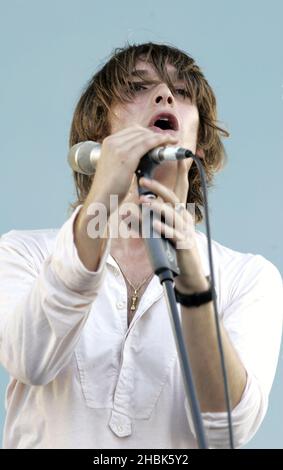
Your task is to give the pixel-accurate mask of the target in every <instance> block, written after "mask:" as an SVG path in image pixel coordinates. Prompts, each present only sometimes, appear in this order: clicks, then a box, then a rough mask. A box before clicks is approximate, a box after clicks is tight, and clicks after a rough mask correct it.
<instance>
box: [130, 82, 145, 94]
mask: <svg viewBox="0 0 283 470" xmlns="http://www.w3.org/2000/svg"><path fill="white" fill-rule="evenodd" d="M129 87H130V89H131V91H133V92H136V91H142V90H146V89H147V88H146V86H144V85H143V84H142V83H139V82H132V83H129Z"/></svg>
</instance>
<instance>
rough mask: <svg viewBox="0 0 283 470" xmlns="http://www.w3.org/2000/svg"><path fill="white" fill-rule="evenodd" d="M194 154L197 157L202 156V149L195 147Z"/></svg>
mask: <svg viewBox="0 0 283 470" xmlns="http://www.w3.org/2000/svg"><path fill="white" fill-rule="evenodd" d="M196 156H197V157H199V158H204V150H203V149H201V148H199V147H197V150H196Z"/></svg>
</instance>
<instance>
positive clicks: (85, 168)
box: [68, 140, 194, 175]
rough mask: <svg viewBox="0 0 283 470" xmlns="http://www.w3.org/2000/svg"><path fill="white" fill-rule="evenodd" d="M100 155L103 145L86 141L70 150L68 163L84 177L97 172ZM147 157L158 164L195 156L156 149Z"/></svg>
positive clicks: (180, 150)
mask: <svg viewBox="0 0 283 470" xmlns="http://www.w3.org/2000/svg"><path fill="white" fill-rule="evenodd" d="M100 153H101V144H99V143H97V142H93V141H92V140H86V141H85V142H79V143H78V144H76V145H73V146H72V147H71V148H70V150H69V152H68V162H69V165H70V167H71V168H72V170H74V171H76V172H78V173H82V174H83V175H92V174H93V173H94V172H95V169H96V165H97V162H98V160H99V158H100ZM146 155H147V156H148V158H149V160H150V161H151V162H154V163H156V164H158V163H161V162H163V161H170V160H171V161H172V160H173V161H174V160H183V159H185V158H190V157H193V156H194V154H193V153H192V152H191V151H190V150H188V149H185V148H183V147H156V148H155V149H152V150H150V151H149V152H148V153H147V154H146ZM113 163H114V162H113Z"/></svg>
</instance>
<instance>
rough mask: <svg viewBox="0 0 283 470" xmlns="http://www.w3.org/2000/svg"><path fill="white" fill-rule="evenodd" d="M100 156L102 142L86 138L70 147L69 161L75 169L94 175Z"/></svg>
mask: <svg viewBox="0 0 283 470" xmlns="http://www.w3.org/2000/svg"><path fill="white" fill-rule="evenodd" d="M99 157H100V144H98V143H97V142H93V141H92V140H86V141H85V142H79V143H78V144H75V145H73V146H72V147H71V148H70V150H69V153H68V162H69V165H70V167H71V168H72V169H73V170H74V171H77V172H78V173H82V174H84V175H92V174H93V173H94V172H95V168H96V164H97V161H98V159H99Z"/></svg>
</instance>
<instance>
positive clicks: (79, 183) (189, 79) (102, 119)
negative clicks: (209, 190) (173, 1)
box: [69, 43, 229, 222]
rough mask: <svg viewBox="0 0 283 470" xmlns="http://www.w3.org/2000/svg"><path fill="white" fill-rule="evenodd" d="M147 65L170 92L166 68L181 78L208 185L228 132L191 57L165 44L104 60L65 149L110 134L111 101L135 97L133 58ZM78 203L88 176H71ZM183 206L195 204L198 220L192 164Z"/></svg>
mask: <svg viewBox="0 0 283 470" xmlns="http://www.w3.org/2000/svg"><path fill="white" fill-rule="evenodd" d="M141 58H142V59H143V60H145V61H146V62H149V63H150V64H152V66H153V67H154V69H155V70H156V73H157V74H158V76H159V77H160V79H161V80H162V81H164V82H166V83H167V84H168V86H169V88H170V90H171V91H173V90H174V85H173V83H172V82H171V80H170V77H169V75H168V74H167V70H166V64H171V65H173V66H174V67H175V68H176V70H177V72H178V77H179V78H180V79H183V80H185V84H186V91H187V93H188V94H189V96H190V98H191V100H192V102H193V103H195V104H196V106H197V108H198V112H199V129H198V142H197V147H198V148H199V149H202V150H203V151H204V159H203V161H202V162H203V165H204V168H205V172H206V178H207V183H208V185H211V184H212V180H213V175H214V173H216V172H217V171H218V170H219V169H220V168H222V167H223V164H224V162H225V157H226V154H225V150H224V146H223V144H222V142H221V139H220V137H221V136H225V137H228V136H229V133H228V132H227V131H226V130H224V129H222V128H221V127H219V126H218V125H217V113H216V99H215V95H214V93H213V91H212V89H211V87H210V85H209V84H208V82H207V80H206V79H205V77H204V75H203V73H202V72H201V70H200V68H199V67H198V66H197V65H196V63H195V61H194V59H192V57H190V56H189V55H188V54H186V53H185V52H183V51H181V50H179V49H176V48H174V47H172V46H168V45H160V44H154V43H146V44H140V45H135V44H134V45H129V44H127V46H126V47H124V48H117V49H115V50H114V53H113V55H112V56H111V58H110V59H109V61H108V62H107V63H106V64H105V65H104V66H103V67H102V68H101V70H99V71H98V72H97V73H96V74H95V75H94V76H93V77H92V78H91V80H90V81H89V82H88V84H87V86H86V88H85V90H84V92H83V94H82V96H81V97H80V99H79V102H78V104H77V106H76V109H75V112H74V116H73V121H72V125H71V130H70V140H69V144H70V147H71V146H72V145H75V144H76V143H78V142H81V141H85V140H93V141H96V142H102V141H103V139H104V138H105V137H106V136H107V135H109V133H110V129H109V123H108V116H109V113H110V112H111V104H112V103H113V102H120V103H123V102H129V101H131V100H132V99H133V98H134V91H133V89H132V88H131V82H130V75H131V73H132V71H133V70H134V69H135V65H136V63H137V60H138V59H141ZM73 176H74V179H75V186H76V192H77V200H76V201H75V202H74V203H73V204H71V209H72V210H74V209H75V208H76V207H77V206H78V205H79V204H83V203H84V201H85V199H86V197H87V195H88V192H89V190H90V187H91V184H92V181H93V176H94V175H91V176H87V175H83V174H79V173H77V172H75V171H74V172H73ZM188 178H189V184H190V186H189V192H188V197H187V202H188V203H195V210H196V212H195V217H196V218H195V220H196V222H200V221H201V220H202V217H203V216H202V211H201V209H202V207H203V194H202V189H201V182H200V177H199V173H198V170H197V167H196V164H195V163H193V164H192V166H191V168H190V171H189V173H188Z"/></svg>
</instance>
